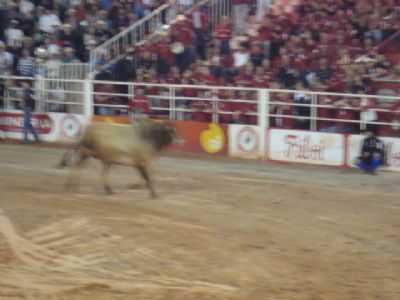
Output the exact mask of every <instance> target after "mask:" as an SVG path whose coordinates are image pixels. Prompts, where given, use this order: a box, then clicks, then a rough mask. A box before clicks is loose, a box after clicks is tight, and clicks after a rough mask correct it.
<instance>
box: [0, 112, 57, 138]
mask: <svg viewBox="0 0 400 300" xmlns="http://www.w3.org/2000/svg"><path fill="white" fill-rule="evenodd" d="M23 126H24V115H23V114H22V113H9V112H1V113H0V130H1V131H9V132H22V129H23ZM32 126H33V127H34V128H35V129H36V131H37V133H38V134H49V133H50V132H51V130H52V129H53V127H54V124H53V120H52V119H51V118H50V117H49V116H48V115H46V114H34V115H32Z"/></svg>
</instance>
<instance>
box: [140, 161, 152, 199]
mask: <svg viewBox="0 0 400 300" xmlns="http://www.w3.org/2000/svg"><path fill="white" fill-rule="evenodd" d="M137 169H138V170H139V173H140V175H142V177H143V179H144V180H145V181H146V186H147V188H148V190H149V191H150V196H151V197H152V198H153V199H154V198H157V194H156V192H155V190H154V187H153V182H152V180H151V178H150V176H149V172H148V170H147V167H146V166H144V165H138V166H137Z"/></svg>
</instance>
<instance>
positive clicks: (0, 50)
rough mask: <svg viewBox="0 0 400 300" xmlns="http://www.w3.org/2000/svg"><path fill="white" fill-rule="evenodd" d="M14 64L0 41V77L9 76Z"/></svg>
mask: <svg viewBox="0 0 400 300" xmlns="http://www.w3.org/2000/svg"><path fill="white" fill-rule="evenodd" d="M13 63H14V58H13V56H12V55H11V54H10V53H9V52H7V51H6V46H5V44H4V42H2V41H0V75H2V76H5V75H10V74H11V73H12V67H13Z"/></svg>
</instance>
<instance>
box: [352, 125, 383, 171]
mask: <svg viewBox="0 0 400 300" xmlns="http://www.w3.org/2000/svg"><path fill="white" fill-rule="evenodd" d="M365 133H366V137H365V138H364V140H363V142H362V146H361V153H360V156H359V157H358V158H357V161H356V166H357V167H358V168H360V169H361V170H363V171H364V172H366V173H367V174H371V175H375V174H376V170H377V169H378V168H379V167H380V166H382V165H383V164H385V144H384V143H383V141H381V140H380V139H379V138H378V137H377V136H376V135H375V130H374V129H368V130H367V131H366V132H365Z"/></svg>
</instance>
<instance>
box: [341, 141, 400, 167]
mask: <svg viewBox="0 0 400 300" xmlns="http://www.w3.org/2000/svg"><path fill="white" fill-rule="evenodd" d="M364 138H365V136H363V135H351V136H349V137H348V143H347V164H348V166H351V167H355V166H354V162H355V161H356V159H357V157H358V156H359V155H360V151H361V145H362V141H363V139H364ZM380 139H381V140H382V141H383V142H384V143H385V151H386V157H387V163H388V166H387V167H384V169H386V170H390V171H396V172H400V139H399V138H390V137H380Z"/></svg>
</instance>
